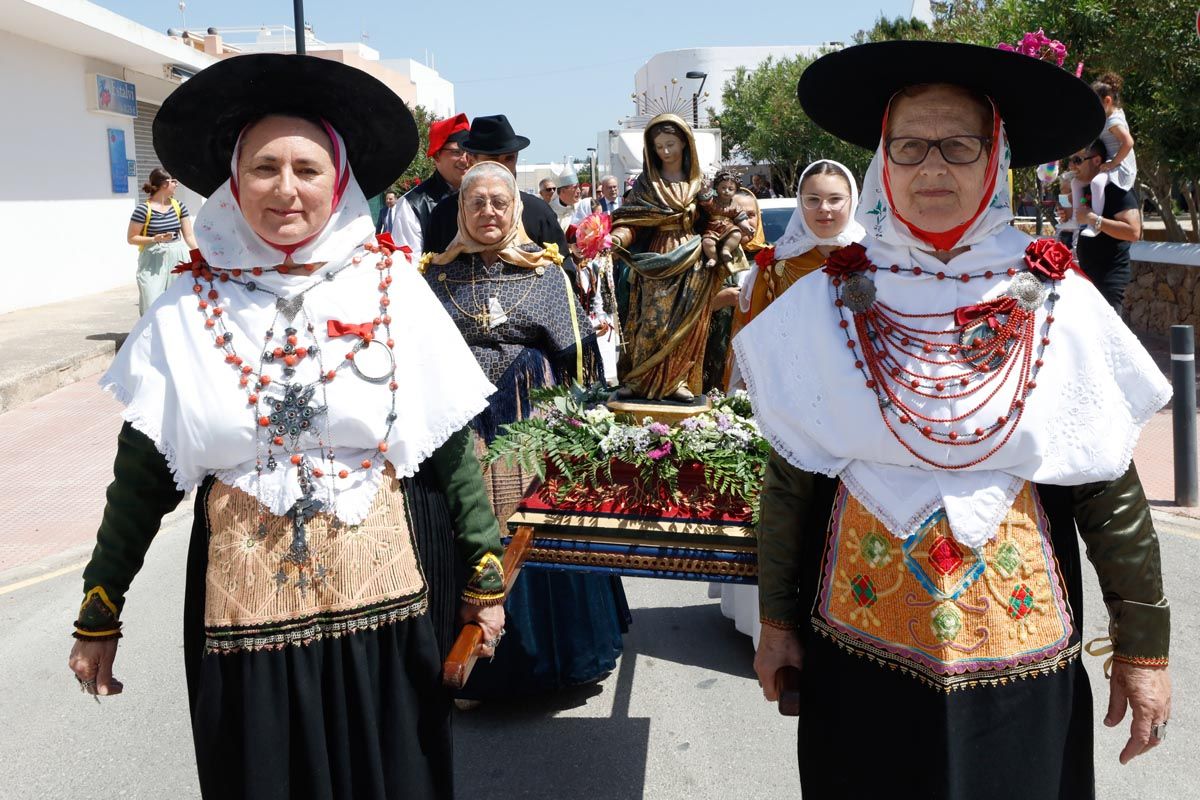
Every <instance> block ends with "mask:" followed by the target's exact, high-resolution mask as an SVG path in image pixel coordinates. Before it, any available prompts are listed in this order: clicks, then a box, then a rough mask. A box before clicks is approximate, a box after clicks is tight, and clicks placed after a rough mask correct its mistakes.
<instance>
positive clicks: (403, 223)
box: [392, 114, 471, 259]
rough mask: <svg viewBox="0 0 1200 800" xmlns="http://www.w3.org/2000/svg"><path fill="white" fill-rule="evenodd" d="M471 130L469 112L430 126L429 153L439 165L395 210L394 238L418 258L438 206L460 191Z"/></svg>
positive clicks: (466, 165)
mask: <svg viewBox="0 0 1200 800" xmlns="http://www.w3.org/2000/svg"><path fill="white" fill-rule="evenodd" d="M470 130H471V125H470V123H469V122H468V121H467V115H466V114H456V115H454V116H453V117H450V118H449V119H439V120H437V121H436V122H434V123H433V124H431V125H430V126H429V149H428V150H427V151H426V155H428V156H429V157H430V158H432V159H433V164H434V167H435V168H436V169H434V172H433V174H432V175H430V176H429V177H428V178H426V179H425V180H423V181H421V182H420V183H419V184H417V185H416V186H414V187H413V188H412V189H411V190H409V192H408V193H407V194H405V195H404V197H402V198H401V199H400V202H398V203H396V209H395V211H394V212H393V213H394V214H395V222H394V224H393V225H392V238H393V239H394V240H395V241H396V243H397V244H406V245H408V246H409V247H411V248H412V251H413V258H414V259H415V258H419V257H420V256H421V252H422V250H423V249H424V248H423V247H422V244H423V242H424V241H425V230H426V229H427V228H428V226H429V217H430V215H432V214H433V208H434V206H436V205H437V204H438V203H440V202H441V201H442V200H444V199H445V198H446V197H447V196H448V195H451V194H453V193H454V192H457V191H458V184H459V183H460V182H461V181H462V176H463V174H464V173H465V172H466V171H467V167H468V163H467V153H466V151H465V150H463V149H462V141H463V140H464V139H466V138H467V134H468V133H469V132H470Z"/></svg>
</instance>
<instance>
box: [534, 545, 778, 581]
mask: <svg viewBox="0 0 1200 800" xmlns="http://www.w3.org/2000/svg"><path fill="white" fill-rule="evenodd" d="M535 541H536V540H535ZM526 563H527V564H566V565H573V566H580V567H609V568H613V569H640V570H649V571H655V572H682V573H685V574H692V575H721V576H728V577H738V578H752V577H756V576H757V575H758V565H757V564H747V563H744V562H736V561H707V560H705V559H703V558H694V557H687V556H639V555H626V554H623V553H591V552H579V551H575V550H556V549H553V548H546V547H533V548H531V549H530V551H529V557H528V558H527V559H526Z"/></svg>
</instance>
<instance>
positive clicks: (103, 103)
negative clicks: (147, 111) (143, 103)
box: [96, 75, 137, 117]
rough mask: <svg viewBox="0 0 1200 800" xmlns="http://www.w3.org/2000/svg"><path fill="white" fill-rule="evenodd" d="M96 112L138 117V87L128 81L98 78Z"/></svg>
mask: <svg viewBox="0 0 1200 800" xmlns="http://www.w3.org/2000/svg"><path fill="white" fill-rule="evenodd" d="M96 110H97V111H104V112H106V113H109V114H121V115H123V116H126V117H136V116H137V87H136V86H134V85H133V84H132V83H129V82H127V81H122V80H118V79H116V78H110V77H109V76H108V75H97V76H96Z"/></svg>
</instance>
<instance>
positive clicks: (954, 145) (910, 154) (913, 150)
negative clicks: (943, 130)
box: [887, 135, 992, 167]
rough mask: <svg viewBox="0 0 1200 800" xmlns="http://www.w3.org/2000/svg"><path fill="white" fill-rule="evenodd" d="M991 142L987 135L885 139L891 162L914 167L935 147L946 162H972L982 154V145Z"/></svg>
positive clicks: (987, 144)
mask: <svg viewBox="0 0 1200 800" xmlns="http://www.w3.org/2000/svg"><path fill="white" fill-rule="evenodd" d="M991 143H992V140H991V138H990V137H988V136H968V135H962V136H947V137H945V138H944V139H919V138H917V137H915V136H897V137H896V138H893V139H888V140H887V154H888V158H890V159H891V160H892V163H893V164H898V165H900V166H902V167H915V166H916V165H917V164H920V163H922V162H924V161H925V159H926V157H928V156H929V151H930V150H932V149H933V148H935V147H936V148H937V151H938V152H939V153H941V154H942V160H943V161H945V162H946V163H947V164H960V165H961V164H974V163H975V162H976V161H978V160H979V157H980V156H981V155H983V150H984V147H987V146H990V145H991Z"/></svg>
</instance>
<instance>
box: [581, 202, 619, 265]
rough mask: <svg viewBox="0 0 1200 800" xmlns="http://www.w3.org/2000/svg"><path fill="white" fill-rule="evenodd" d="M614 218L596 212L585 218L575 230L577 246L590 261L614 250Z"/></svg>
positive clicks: (601, 212)
mask: <svg viewBox="0 0 1200 800" xmlns="http://www.w3.org/2000/svg"><path fill="white" fill-rule="evenodd" d="M612 244H613V243H612V218H611V217H610V216H609V215H608V214H605V213H604V212H603V211H596V212H595V213H592V214H589V215H587V216H586V217H584V218H583V221H582V222H580V223H579V225H578V226H576V228H575V245H576V246H577V247H578V248H579V251H580V253H582V254H583V257H584V258H585V259H587V260H588V261H591V260H592V259H593V258H595V257H596V256H598V255H599V254H600V253H602V252H604V251H605V250H611V249H612Z"/></svg>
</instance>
